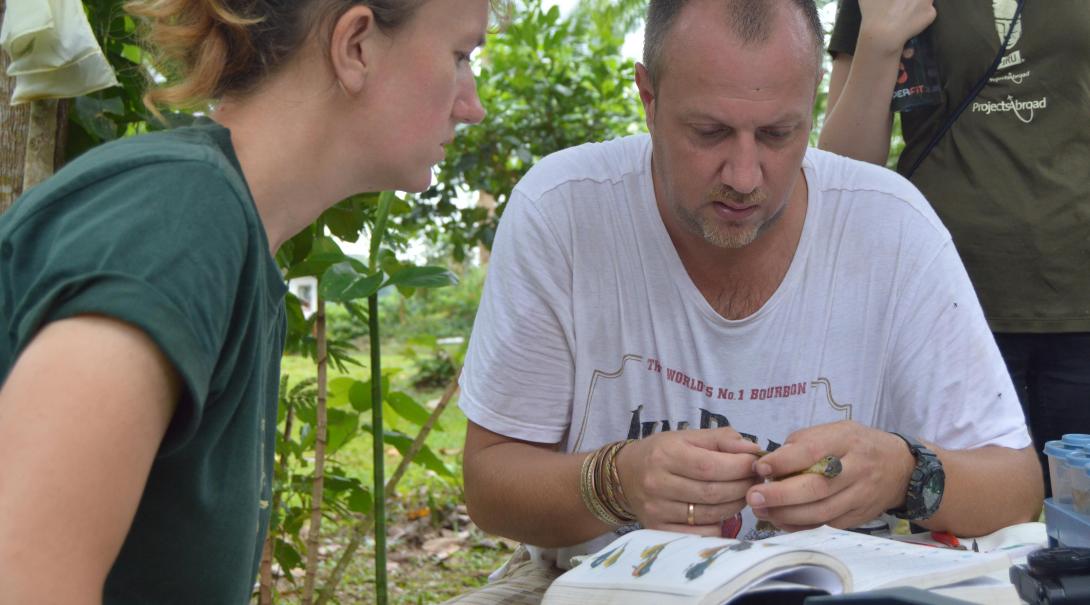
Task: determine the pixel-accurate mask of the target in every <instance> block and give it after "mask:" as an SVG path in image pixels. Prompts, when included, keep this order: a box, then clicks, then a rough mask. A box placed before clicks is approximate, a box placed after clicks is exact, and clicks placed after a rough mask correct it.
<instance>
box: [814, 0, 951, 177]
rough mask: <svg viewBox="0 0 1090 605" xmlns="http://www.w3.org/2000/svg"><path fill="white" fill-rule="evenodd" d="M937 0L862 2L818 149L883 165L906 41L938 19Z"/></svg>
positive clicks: (838, 65)
mask: <svg viewBox="0 0 1090 605" xmlns="http://www.w3.org/2000/svg"><path fill="white" fill-rule="evenodd" d="M932 2H933V0H895V1H894V0H860V1H859V8H860V11H861V13H862V16H863V20H862V23H861V24H860V26H859V39H858V41H857V42H856V47H855V55H846V54H839V55H837V56H836V58H835V59H834V60H833V71H832V73H831V74H830V77H829V102H828V109H827V110H826V117H825V125H824V126H823V127H822V130H821V136H820V138H819V139H818V147H820V148H821V149H825V150H828V151H832V152H834V153H839V154H841V155H846V156H848V157H852V158H855V159H857V160H863V161H865V162H871V163H872V164H878V165H880V166H884V165H885V163H886V158H887V157H888V156H889V138H890V130H891V128H892V125H893V114H892V113H891V112H890V108H889V104H890V98H891V97H892V96H893V86H894V84H895V83H896V80H897V66H898V64H899V63H900V60H901V50H902V49H903V48H904V45H905V42H906V41H907V40H908V39H909V38H911V37H912V36H914V35H916V34H918V33H920V32H921V31H923V30H924V28H926V27H927V26H928V25H930V24H931V22H932V21H934V19H935V14H936V13H935V7H934V6H933V5H932Z"/></svg>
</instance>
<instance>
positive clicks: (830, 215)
mask: <svg viewBox="0 0 1090 605" xmlns="http://www.w3.org/2000/svg"><path fill="white" fill-rule="evenodd" d="M650 166H651V144H650V137H649V136H647V135H637V136H631V137H626V138H622V139H616V140H613V141H609V142H606V143H595V144H588V145H582V146H579V147H576V148H573V149H569V150H565V151H561V152H559V153H556V154H553V155H551V156H549V157H547V158H545V159H544V160H542V161H541V162H539V163H538V164H537V165H536V166H535V167H534V168H533V169H532V170H531V171H530V172H529V173H528V174H527V175H526V177H525V178H523V180H522V181H521V182H520V183H519V185H518V186H517V187H516V188H515V190H514V192H513V193H512V194H511V199H510V203H509V204H508V205H507V208H506V210H505V212H504V215H503V219H502V220H501V221H500V227H499V230H498V232H497V234H496V240H495V243H494V246H493V254H492V257H491V261H490V267H489V273H488V278H487V280H486V283H485V289H484V294H483V296H482V298H481V305H480V309H479V310H478V312H477V319H476V323H475V325H474V328H473V336H472V338H471V340H470V345H469V351H468V353H467V355H466V361H465V371H464V373H463V374H462V380H461V386H462V395H461V398H460V406H461V408H462V410H463V411H464V412H465V414H466V416H467V417H468V418H469V419H470V420H472V421H473V422H475V423H477V424H479V425H481V426H482V427H484V428H486V429H488V430H490V431H493V432H496V433H500V434H502V435H506V436H509V437H513V438H517V439H523V440H527V441H533V442H540V443H558V442H559V443H561V444H562V446H563V450H564V451H566V452H582V451H589V450H593V449H596V448H598V447H600V446H602V445H604V444H606V443H609V442H611V441H616V440H619V439H625V438H636V437H643V436H647V435H650V434H652V433H655V432H658V431H663V430H676V429H679V428H708V427H715V426H722V425H727V424H729V425H730V426H732V427H734V428H735V429H736V430H737V431H739V432H740V433H743V434H747V435H751V436H753V437H754V438H756V439H757V441H758V443H759V444H760V445H762V446H764V447H765V448H766V449H769V447H770V446H771V447H772V448H774V447H776V445H777V444H780V443H783V442H784V440H785V439H786V437H787V436H788V435H789V434H790V433H791V432H793V431H795V430H798V429H801V428H805V427H809V426H813V425H817V424H824V423H829V422H835V421H838V420H854V421H856V422H858V423H861V424H864V425H867V426H872V427H876V428H879V429H883V430H896V431H898V432H901V433H904V434H906V435H913V436H917V437H920V438H922V439H924V440H927V441H932V442H934V443H936V444H938V445H940V446H942V447H944V448H953V449H964V448H975V447H980V446H983V445H989V444H990V445H1001V446H1006V447H1011V448H1023V447H1026V446H1028V445H1029V444H1030V438H1029V433H1028V431H1027V429H1026V426H1025V420H1024V418H1023V415H1022V410H1021V407H1020V406H1019V403H1018V398H1017V396H1016V395H1015V392H1014V388H1013V386H1012V384H1011V380H1010V377H1009V375H1008V374H1007V371H1006V367H1005V365H1004V363H1003V360H1002V358H1001V357H1000V355H999V351H998V349H997V348H996V345H995V341H994V339H993V337H992V334H991V332H990V331H989V329H988V326H987V323H986V322H985V320H984V316H983V313H982V312H981V309H980V305H979V303H978V302H977V298H976V295H975V294H974V292H973V288H972V285H971V284H970V282H969V278H968V276H967V275H966V273H965V269H964V268H963V267H962V263H961V260H960V259H959V258H958V254H957V252H956V251H955V249H954V245H953V243H952V242H951V239H950V235H949V233H948V232H947V231H946V229H945V228H944V227H943V226H942V224H941V223H940V222H939V219H938V218H937V217H936V216H935V213H934V212H933V211H932V210H931V207H930V206H929V205H928V204H927V202H926V200H924V199H923V197H922V196H921V195H920V193H919V192H918V191H917V190H916V189H915V188H914V187H913V186H912V185H911V184H910V183H909V182H908V181H906V180H905V179H903V178H902V177H901V176H899V175H897V174H896V173H894V172H891V171H888V170H886V169H884V168H879V167H876V166H872V165H870V164H866V163H863V162H857V161H854V160H850V159H847V158H843V157H840V156H837V155H834V154H831V153H827V152H823V151H820V150H817V149H809V150H808V151H807V154H806V158H805V160H804V161H803V170H804V174H805V176H806V182H807V184H808V186H809V205H808V208H807V212H806V220H805V224H804V227H803V231H802V237H801V239H800V240H799V245H798V250H797V251H796V253H795V256H794V258H793V260H792V262H791V266H790V268H789V269H788V271H787V274H786V276H785V277H784V279H783V283H781V284H780V286H779V288H778V289H777V290H776V292H775V293H774V294H773V295H772V297H771V298H770V299H769V300H768V301H767V302H766V303H765V304H764V306H762V307H761V308H760V310H758V311H757V312H755V313H754V314H752V315H751V316H749V317H747V318H745V319H741V320H733V321H732V320H727V319H724V318H723V317H722V316H720V315H719V314H718V313H716V311H715V310H714V309H713V308H712V307H711V305H709V303H708V302H707V301H706V300H705V298H704V297H703V295H702V294H701V293H700V291H699V290H698V289H697V287H696V286H695V285H694V284H693V282H692V280H691V279H690V278H689V275H688V273H687V272H686V270H685V268H684V267H683V265H682V263H681V259H680V258H679V257H678V254H677V251H676V250H675V248H674V246H673V243H672V242H671V240H670V237H669V235H668V234H667V232H666V228H665V226H664V225H663V222H662V218H661V216H660V214H659V211H658V208H657V206H656V204H655V196H654V187H653V185H652V180H651V170H650ZM526 473H527V476H532V473H533V469H526ZM752 525H753V518H752V516H751V515H749V514H747V515H745V522H744V526H743V529H742V531H741V534H740V535H741V536H742V537H749V538H752V537H757V534H756V533H755V532H754V530H753V528H752ZM613 537H615V536H613V535H612V534H606V535H605V536H602V537H600V538H598V539H596V540H592V541H590V542H587V543H585V544H583V545H579V546H576V547H573V548H569V549H561V551H560V552H558V551H556V550H545V549H536V548H534V549H531V550H532V552H533V553H534V555H535V557H543V558H545V559H549V560H555V561H557V563H558V564H559V565H560V566H562V567H566V566H567V563H568V559H569V557H570V555H575V554H584V553H586V552H588V551H593V550H594V549H596V548H599V547H600V546H602V545H604V544H605V543H606V542H608V541H609V540H610V539H612V538H613Z"/></svg>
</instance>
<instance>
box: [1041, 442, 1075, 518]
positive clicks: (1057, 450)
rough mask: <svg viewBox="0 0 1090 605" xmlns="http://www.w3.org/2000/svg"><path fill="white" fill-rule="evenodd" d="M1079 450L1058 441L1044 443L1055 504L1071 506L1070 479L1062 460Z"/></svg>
mask: <svg viewBox="0 0 1090 605" xmlns="http://www.w3.org/2000/svg"><path fill="white" fill-rule="evenodd" d="M1079 450H1080V448H1079V447H1078V446H1076V445H1072V444H1070V443H1064V442H1063V441H1060V440H1058V439H1057V440H1055V441H1048V442H1046V443H1045V447H1044V452H1045V455H1046V456H1048V476H1049V483H1050V485H1051V486H1052V498H1053V499H1054V500H1056V501H1057V502H1062V503H1064V504H1071V477H1070V476H1069V475H1068V472H1067V467H1066V466H1064V460H1066V459H1067V455H1068V454H1070V453H1071V452H1074V451H1079Z"/></svg>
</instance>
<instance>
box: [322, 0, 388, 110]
mask: <svg viewBox="0 0 1090 605" xmlns="http://www.w3.org/2000/svg"><path fill="white" fill-rule="evenodd" d="M383 38H384V36H383V34H382V32H380V31H379V28H378V24H376V23H375V13H374V12H373V11H372V10H371V7H369V6H365V5H362V4H357V5H355V6H353V7H352V8H350V9H348V10H346V11H345V12H344V13H343V14H341V16H340V17H338V18H337V21H336V23H334V24H333V31H332V34H331V35H330V36H329V49H328V50H329V59H330V64H331V65H332V66H333V77H334V78H336V79H337V80H338V81H339V82H340V84H341V87H342V88H343V89H344V91H345V92H347V93H349V94H356V93H359V92H360V91H361V90H363V86H364V83H365V82H366V81H367V76H368V74H369V73H370V72H371V71H373V70H374V61H375V59H376V58H377V56H378V52H377V51H378V48H379V47H378V44H379V42H380V41H381V40H382V39H383Z"/></svg>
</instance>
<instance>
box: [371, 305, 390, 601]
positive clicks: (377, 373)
mask: <svg viewBox="0 0 1090 605" xmlns="http://www.w3.org/2000/svg"><path fill="white" fill-rule="evenodd" d="M367 323H368V332H370V338H371V431H372V444H373V446H374V479H375V487H374V491H373V492H372V493H373V494H374V504H375V513H374V518H375V603H377V604H378V605H386V602H387V599H388V596H387V578H386V490H385V489H384V484H385V482H386V478H385V471H386V469H385V463H386V452H385V443H386V442H385V440H384V439H383V436H384V435H385V430H384V429H383V425H382V367H381V364H382V355H381V352H380V350H379V338H378V293H377V292H376V293H375V294H372V295H371V296H368V297H367Z"/></svg>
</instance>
